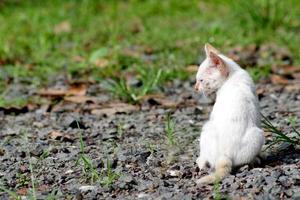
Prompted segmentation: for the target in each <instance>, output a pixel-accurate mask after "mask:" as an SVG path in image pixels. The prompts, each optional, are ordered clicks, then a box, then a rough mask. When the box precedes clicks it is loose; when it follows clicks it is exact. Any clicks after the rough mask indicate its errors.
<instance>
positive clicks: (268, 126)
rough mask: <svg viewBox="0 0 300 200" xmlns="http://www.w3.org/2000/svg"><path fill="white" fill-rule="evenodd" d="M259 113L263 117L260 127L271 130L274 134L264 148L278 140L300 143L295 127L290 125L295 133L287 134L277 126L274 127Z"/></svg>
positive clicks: (299, 136) (299, 134) (299, 135)
mask: <svg viewBox="0 0 300 200" xmlns="http://www.w3.org/2000/svg"><path fill="white" fill-rule="evenodd" d="M261 115H262V118H263V120H262V127H263V128H264V129H265V130H266V131H268V132H271V133H272V134H273V136H274V137H273V140H272V142H271V143H270V144H269V145H268V146H267V148H266V149H265V150H267V149H268V148H270V147H271V146H273V145H275V144H277V143H280V142H287V143H290V144H293V145H300V133H299V131H297V130H296V129H295V127H293V126H292V130H293V132H294V133H295V136H289V135H287V134H285V133H283V132H282V131H281V130H279V129H278V128H277V127H275V126H274V125H273V124H272V123H271V122H270V120H269V119H268V118H267V117H265V116H264V115H263V114H261Z"/></svg>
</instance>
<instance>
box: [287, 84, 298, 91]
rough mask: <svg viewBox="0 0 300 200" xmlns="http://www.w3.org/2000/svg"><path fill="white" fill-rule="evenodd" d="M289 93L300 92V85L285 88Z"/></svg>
mask: <svg viewBox="0 0 300 200" xmlns="http://www.w3.org/2000/svg"><path fill="white" fill-rule="evenodd" d="M284 89H285V90H286V91H288V92H295V91H300V83H296V84H293V85H287V86H285V88H284Z"/></svg>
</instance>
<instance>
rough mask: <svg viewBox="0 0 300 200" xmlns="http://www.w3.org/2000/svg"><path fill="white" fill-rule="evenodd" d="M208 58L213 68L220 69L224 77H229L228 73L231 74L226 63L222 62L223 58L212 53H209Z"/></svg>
mask: <svg viewBox="0 0 300 200" xmlns="http://www.w3.org/2000/svg"><path fill="white" fill-rule="evenodd" d="M208 58H209V60H210V61H211V63H212V67H216V68H218V69H219V70H220V72H221V74H222V75H223V76H227V75H228V73H229V71H228V68H227V66H226V64H225V62H224V61H223V60H222V58H221V57H220V56H219V55H217V54H216V53H215V52H213V51H211V52H209V55H208Z"/></svg>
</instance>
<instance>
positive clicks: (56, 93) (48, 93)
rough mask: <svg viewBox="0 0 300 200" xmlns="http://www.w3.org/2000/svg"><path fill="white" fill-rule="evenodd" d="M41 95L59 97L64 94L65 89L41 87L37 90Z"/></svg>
mask: <svg viewBox="0 0 300 200" xmlns="http://www.w3.org/2000/svg"><path fill="white" fill-rule="evenodd" d="M38 94H39V95H41V96H50V97H61V96H64V95H65V94H66V90H63V89H42V90H40V91H39V92H38Z"/></svg>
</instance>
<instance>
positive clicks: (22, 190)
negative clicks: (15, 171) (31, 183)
mask: <svg viewBox="0 0 300 200" xmlns="http://www.w3.org/2000/svg"><path fill="white" fill-rule="evenodd" d="M27 190H28V188H25V187H23V188H20V189H18V190H17V192H16V193H17V195H20V196H26V195H27Z"/></svg>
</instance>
